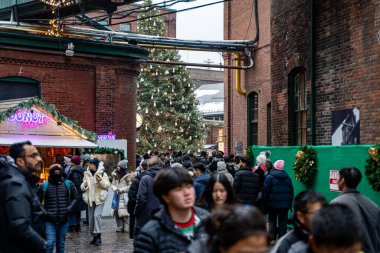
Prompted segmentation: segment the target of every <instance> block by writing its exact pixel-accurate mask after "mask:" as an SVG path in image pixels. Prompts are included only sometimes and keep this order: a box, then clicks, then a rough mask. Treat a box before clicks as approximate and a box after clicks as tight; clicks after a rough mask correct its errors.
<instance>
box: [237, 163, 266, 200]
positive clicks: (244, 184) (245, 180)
mask: <svg viewBox="0 0 380 253" xmlns="http://www.w3.org/2000/svg"><path fill="white" fill-rule="evenodd" d="M251 166H252V162H251V160H250V159H249V158H248V157H246V156H242V157H240V169H239V170H238V171H237V172H236V174H235V178H234V183H233V189H234V192H235V194H236V197H237V199H238V200H239V201H240V202H241V203H243V204H248V205H255V204H256V199H257V195H258V193H259V190H260V178H259V176H258V175H257V174H256V173H254V172H253V171H252V169H251Z"/></svg>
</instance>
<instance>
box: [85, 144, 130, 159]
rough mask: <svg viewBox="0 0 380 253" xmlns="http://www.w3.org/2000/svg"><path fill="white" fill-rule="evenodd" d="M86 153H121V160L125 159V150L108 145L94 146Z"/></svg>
mask: <svg viewBox="0 0 380 253" xmlns="http://www.w3.org/2000/svg"><path fill="white" fill-rule="evenodd" d="M86 153H89V154H115V155H120V160H124V159H125V156H124V150H123V149H118V148H108V147H101V148H94V149H88V150H87V151H86Z"/></svg>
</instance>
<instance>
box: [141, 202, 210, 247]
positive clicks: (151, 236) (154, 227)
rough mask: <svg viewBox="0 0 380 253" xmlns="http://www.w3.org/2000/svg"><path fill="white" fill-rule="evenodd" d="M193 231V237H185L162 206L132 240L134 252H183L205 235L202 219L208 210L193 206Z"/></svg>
mask: <svg viewBox="0 0 380 253" xmlns="http://www.w3.org/2000/svg"><path fill="white" fill-rule="evenodd" d="M194 211H195V231H194V238H188V237H186V236H185V235H184V234H183V233H182V232H181V231H180V230H179V229H177V228H176V227H175V225H174V223H173V220H172V219H171V218H170V215H169V213H168V211H167V210H166V209H165V208H162V209H161V210H160V211H159V212H157V213H156V214H155V215H154V216H153V217H152V219H151V220H150V221H149V222H148V223H147V224H146V225H145V226H144V227H143V229H142V230H141V232H140V233H139V235H138V236H137V239H136V240H135V242H134V246H135V249H134V252H135V253H153V252H157V253H158V252H159V253H178V252H185V251H186V248H187V247H188V246H189V244H190V243H191V242H192V241H193V240H196V239H198V238H202V237H203V236H204V235H205V231H204V227H203V221H204V220H205V219H206V217H207V215H208V212H207V211H206V210H204V209H202V208H198V207H194Z"/></svg>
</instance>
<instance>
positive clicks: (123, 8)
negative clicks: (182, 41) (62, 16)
mask: <svg viewBox="0 0 380 253" xmlns="http://www.w3.org/2000/svg"><path fill="white" fill-rule="evenodd" d="M141 10H142V7H141V5H138V4H124V5H120V6H118V7H117V10H116V11H115V12H114V14H112V16H111V20H110V19H104V20H102V21H100V22H99V23H100V24H102V25H107V26H108V27H109V28H111V29H112V30H114V31H120V32H133V33H135V32H136V31H137V19H138V12H139V11H141ZM159 11H160V14H165V15H162V16H161V17H162V18H163V21H164V24H165V27H166V34H165V36H166V37H172V38H175V37H176V34H177V30H176V29H177V14H176V13H175V10H174V9H168V8H159ZM169 12H174V13H169ZM129 13H130V14H129ZM166 13H169V14H166ZM126 14H128V15H126ZM86 15H88V16H89V17H92V18H93V19H94V20H98V19H99V20H100V19H103V18H104V17H105V16H107V15H108V14H107V12H105V11H101V10H98V11H92V12H89V13H86ZM124 16H125V17H124Z"/></svg>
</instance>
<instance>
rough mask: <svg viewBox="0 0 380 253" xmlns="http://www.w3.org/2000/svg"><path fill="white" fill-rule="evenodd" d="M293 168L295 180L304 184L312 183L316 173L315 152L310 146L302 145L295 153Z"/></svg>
mask: <svg viewBox="0 0 380 253" xmlns="http://www.w3.org/2000/svg"><path fill="white" fill-rule="evenodd" d="M295 157H296V162H295V163H294V166H293V169H294V173H295V176H296V180H297V181H300V182H301V183H303V184H305V185H310V184H312V183H313V181H314V178H315V175H316V173H317V170H318V169H317V152H316V151H315V150H314V148H312V147H311V146H308V145H304V146H302V147H301V148H300V150H299V151H298V152H297V154H296V156H295Z"/></svg>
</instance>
